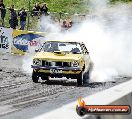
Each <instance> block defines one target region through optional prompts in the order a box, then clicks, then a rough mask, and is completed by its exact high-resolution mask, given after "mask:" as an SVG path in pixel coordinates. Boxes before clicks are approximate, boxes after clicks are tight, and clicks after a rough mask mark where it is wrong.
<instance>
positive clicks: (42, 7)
mask: <svg viewBox="0 0 132 119" xmlns="http://www.w3.org/2000/svg"><path fill="white" fill-rule="evenodd" d="M40 12H41V15H45V16H46V15H48V7H47V5H46V4H43V5H42V6H41V8H40Z"/></svg>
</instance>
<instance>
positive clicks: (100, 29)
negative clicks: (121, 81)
mask: <svg viewBox="0 0 132 119" xmlns="http://www.w3.org/2000/svg"><path fill="white" fill-rule="evenodd" d="M89 2H90V3H89V5H90V6H89V8H90V13H89V15H88V17H86V20H85V21H84V22H83V23H81V24H80V25H77V26H74V25H73V28H72V29H71V30H69V31H67V32H65V33H62V32H61V30H60V27H58V25H56V24H55V25H54V23H53V22H51V19H50V20H49V18H48V19H47V20H45V19H46V18H42V19H41V26H43V28H47V27H48V32H49V34H50V33H55V34H54V35H52V34H50V35H49V36H47V39H51V38H52V40H72V41H73V40H75V41H80V42H84V43H85V44H86V46H87V48H88V50H89V52H90V56H91V59H92V61H93V63H94V70H93V72H92V73H91V81H94V82H102V81H111V80H114V78H113V77H117V76H131V75H132V73H131V70H132V61H131V59H132V47H131V44H132V34H131V31H132V25H131V24H132V13H131V10H132V7H131V6H130V5H128V4H120V3H118V4H116V5H113V6H110V5H109V1H108V0H90V1H89ZM90 16H92V17H90ZM43 20H44V22H43ZM73 22H74V21H73ZM41 28H42V27H41ZM56 29H57V30H56ZM42 30H43V29H41V31H42ZM44 31H45V29H44Z"/></svg>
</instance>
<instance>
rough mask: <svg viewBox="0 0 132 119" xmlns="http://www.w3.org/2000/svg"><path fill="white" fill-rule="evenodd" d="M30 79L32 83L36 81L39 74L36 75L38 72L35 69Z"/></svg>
mask: <svg viewBox="0 0 132 119" xmlns="http://www.w3.org/2000/svg"><path fill="white" fill-rule="evenodd" d="M32 80H33V82H34V83H38V80H39V76H38V73H37V72H35V71H33V73H32Z"/></svg>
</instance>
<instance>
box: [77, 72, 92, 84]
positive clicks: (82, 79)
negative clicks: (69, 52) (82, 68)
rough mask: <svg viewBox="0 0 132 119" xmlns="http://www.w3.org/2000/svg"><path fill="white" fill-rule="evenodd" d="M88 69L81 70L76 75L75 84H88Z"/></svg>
mask: <svg viewBox="0 0 132 119" xmlns="http://www.w3.org/2000/svg"><path fill="white" fill-rule="evenodd" d="M89 73H90V72H89V71H87V72H85V73H84V72H81V73H80V74H79V75H78V76H77V85H78V86H81V85H85V84H88V82H89V77H90V76H89Z"/></svg>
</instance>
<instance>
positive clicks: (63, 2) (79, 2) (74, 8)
mask: <svg viewBox="0 0 132 119" xmlns="http://www.w3.org/2000/svg"><path fill="white" fill-rule="evenodd" d="M36 2H37V3H40V4H42V3H47V6H48V8H49V11H50V12H57V14H54V16H55V17H56V18H57V19H59V17H60V16H59V13H60V12H64V13H69V15H62V19H64V18H66V17H69V16H71V15H72V14H75V13H79V14H85V13H88V11H89V10H88V3H89V0H30V5H29V0H4V4H5V5H6V7H9V6H10V5H11V4H14V5H15V8H16V9H20V8H22V7H24V8H25V9H27V10H29V9H32V6H33V5H34V4H35V3H36ZM116 2H132V0H111V3H112V4H114V3H116ZM29 6H30V7H29ZM9 16H10V15H9V10H7V14H6V20H5V24H6V26H7V27H8V26H9V23H8V22H9V21H8V20H9ZM30 20H31V21H30V23H31V24H30V28H33V27H35V25H34V24H36V22H37V19H35V20H34V19H32V18H30Z"/></svg>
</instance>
